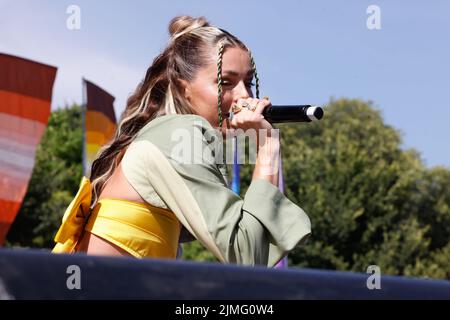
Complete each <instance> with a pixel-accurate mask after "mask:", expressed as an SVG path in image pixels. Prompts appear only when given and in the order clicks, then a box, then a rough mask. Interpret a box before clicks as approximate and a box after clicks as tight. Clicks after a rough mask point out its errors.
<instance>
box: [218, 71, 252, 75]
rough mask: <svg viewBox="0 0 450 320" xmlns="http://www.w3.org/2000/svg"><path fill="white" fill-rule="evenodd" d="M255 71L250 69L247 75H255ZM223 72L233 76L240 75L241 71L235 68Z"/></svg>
mask: <svg viewBox="0 0 450 320" xmlns="http://www.w3.org/2000/svg"><path fill="white" fill-rule="evenodd" d="M253 73H254V71H253V70H249V71H248V72H247V76H250V75H253ZM222 74H227V75H231V76H238V75H239V72H237V71H234V70H225V71H223V73H222Z"/></svg>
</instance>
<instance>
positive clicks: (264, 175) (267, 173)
mask: <svg viewBox="0 0 450 320" xmlns="http://www.w3.org/2000/svg"><path fill="white" fill-rule="evenodd" d="M276 130H277V129H273V130H271V131H268V132H267V134H264V135H263V136H262V138H261V139H258V142H257V144H258V148H257V150H258V151H257V158H256V164H255V168H254V170H253V177H252V179H264V180H267V181H268V182H270V183H271V184H273V185H274V186H278V174H279V172H278V168H279V163H280V139H279V134H278V131H276Z"/></svg>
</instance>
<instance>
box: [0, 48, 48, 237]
mask: <svg viewBox="0 0 450 320" xmlns="http://www.w3.org/2000/svg"><path fill="white" fill-rule="evenodd" d="M56 70H57V68H55V67H52V66H48V65H45V64H42V63H38V62H35V61H31V60H27V59H23V58H19V57H15V56H11V55H7V54H2V53H0V245H2V244H3V243H4V241H5V238H6V234H7V233H8V230H9V228H10V226H11V224H12V223H13V221H14V219H15V217H16V215H17V212H18V211H19V209H20V206H21V204H22V201H23V198H24V196H25V193H26V191H27V188H28V183H29V181H30V178H31V174H32V172H33V166H34V157H35V153H36V148H37V145H38V144H39V142H40V141H41V137H42V135H43V134H44V130H45V128H46V126H47V122H48V118H49V116H50V107H51V100H52V91H53V83H54V81H55V77H56Z"/></svg>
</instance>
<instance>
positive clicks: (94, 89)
mask: <svg viewBox="0 0 450 320" xmlns="http://www.w3.org/2000/svg"><path fill="white" fill-rule="evenodd" d="M83 82H84V88H85V99H86V102H85V106H86V108H85V113H84V117H85V121H84V125H85V139H84V151H83V152H84V156H83V159H84V160H83V161H84V163H83V167H84V175H85V176H86V177H89V176H90V169H91V166H92V162H93V161H94V160H95V158H96V155H97V152H98V151H99V149H100V148H101V147H102V146H103V145H104V144H106V143H108V142H109V140H111V139H112V138H113V136H114V134H115V132H116V129H117V124H116V115H115V113H114V106H113V103H114V97H113V96H112V95H110V94H109V93H108V92H106V91H105V90H103V89H102V88H100V87H98V86H96V85H95V84H93V83H92V82H89V81H87V80H84V79H83Z"/></svg>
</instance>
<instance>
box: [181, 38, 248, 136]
mask: <svg viewBox="0 0 450 320" xmlns="http://www.w3.org/2000/svg"><path fill="white" fill-rule="evenodd" d="M217 61H218V49H217V48H214V49H212V50H211V59H210V63H209V64H208V65H207V66H205V67H203V68H201V69H200V70H198V72H197V75H196V77H195V78H194V79H193V81H191V82H189V83H186V85H185V89H186V90H185V96H186V98H187V100H188V101H189V102H190V103H191V105H192V107H193V108H194V109H195V110H196V112H197V114H198V115H200V116H202V117H204V118H205V119H206V120H208V121H209V123H210V124H211V125H212V126H213V127H214V128H217V127H218V126H219V114H218V109H217V97H218V88H217ZM252 79H253V68H252V66H251V60H250V56H249V53H248V51H246V50H244V49H241V48H238V47H228V48H226V49H225V50H224V52H223V56H222V115H223V121H222V133H224V132H225V130H226V128H227V125H226V124H227V121H226V116H225V114H226V113H228V112H229V111H230V108H231V106H232V105H233V104H235V103H236V102H237V100H238V99H241V98H242V99H246V98H249V97H253V93H252V90H251V89H252V86H253V83H252Z"/></svg>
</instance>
